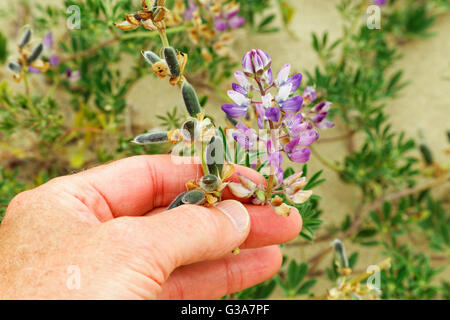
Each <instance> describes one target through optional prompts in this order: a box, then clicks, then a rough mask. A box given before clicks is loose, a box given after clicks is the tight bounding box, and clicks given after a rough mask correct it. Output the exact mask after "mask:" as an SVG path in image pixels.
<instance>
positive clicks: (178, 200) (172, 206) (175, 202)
mask: <svg viewBox="0 0 450 320" xmlns="http://www.w3.org/2000/svg"><path fill="white" fill-rule="evenodd" d="M185 195H186V192H183V193H182V194H180V195H179V196H178V197H176V198H175V200H173V201H172V203H171V204H170V206H169V207H168V208H167V210H172V209H175V208H177V207H180V206H182V205H183V204H184V203H183V201H182V199H183V198H184V196H185Z"/></svg>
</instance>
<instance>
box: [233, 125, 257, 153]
mask: <svg viewBox="0 0 450 320" xmlns="http://www.w3.org/2000/svg"><path fill="white" fill-rule="evenodd" d="M236 129H238V131H237V132H235V133H233V138H234V140H236V141H237V143H239V145H240V146H241V147H242V148H244V149H245V150H250V149H253V147H254V146H255V143H256V140H257V138H258V136H257V135H256V132H255V130H253V129H250V128H248V127H247V126H246V125H244V124H242V123H238V124H237V125H236Z"/></svg>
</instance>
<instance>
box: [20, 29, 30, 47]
mask: <svg viewBox="0 0 450 320" xmlns="http://www.w3.org/2000/svg"><path fill="white" fill-rule="evenodd" d="M32 35H33V31H32V30H31V29H27V30H26V31H25V33H24V34H23V36H22V40H21V41H20V43H19V48H23V47H25V46H26V45H27V44H28V42H30V40H31V36H32Z"/></svg>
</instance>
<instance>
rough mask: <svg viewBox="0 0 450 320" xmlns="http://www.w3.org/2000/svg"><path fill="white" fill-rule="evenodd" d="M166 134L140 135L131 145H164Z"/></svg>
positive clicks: (160, 132)
mask: <svg viewBox="0 0 450 320" xmlns="http://www.w3.org/2000/svg"><path fill="white" fill-rule="evenodd" d="M168 141H169V137H168V132H167V131H155V132H149V133H145V134H141V135H140V136H137V137H136V138H135V139H134V140H133V143H135V144H139V145H146V144H154V143H164V142H168Z"/></svg>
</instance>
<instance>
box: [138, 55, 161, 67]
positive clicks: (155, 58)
mask: <svg viewBox="0 0 450 320" xmlns="http://www.w3.org/2000/svg"><path fill="white" fill-rule="evenodd" d="M141 53H142V56H143V57H144V59H145V61H147V62H148V63H149V64H151V65H152V66H153V65H154V64H155V63H157V62H160V61H162V59H161V58H160V57H159V56H158V55H157V54H156V53H154V52H152V51H142V52H141Z"/></svg>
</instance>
